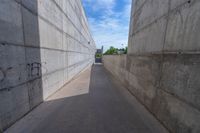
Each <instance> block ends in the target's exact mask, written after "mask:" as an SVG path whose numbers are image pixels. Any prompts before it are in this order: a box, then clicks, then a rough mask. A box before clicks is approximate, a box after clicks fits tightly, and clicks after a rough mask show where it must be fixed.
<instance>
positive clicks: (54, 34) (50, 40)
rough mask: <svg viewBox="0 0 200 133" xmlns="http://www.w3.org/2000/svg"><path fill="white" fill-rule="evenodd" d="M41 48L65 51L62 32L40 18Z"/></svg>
mask: <svg viewBox="0 0 200 133" xmlns="http://www.w3.org/2000/svg"><path fill="white" fill-rule="evenodd" d="M39 31H40V33H39V34H40V47H45V48H51V49H60V50H62V49H63V45H62V41H63V40H62V32H61V31H58V30H57V29H56V28H55V27H52V26H51V25H49V24H48V23H47V22H45V21H44V20H42V19H40V18H39Z"/></svg>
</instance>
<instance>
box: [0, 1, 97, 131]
mask: <svg viewBox="0 0 200 133" xmlns="http://www.w3.org/2000/svg"><path fill="white" fill-rule="evenodd" d="M95 52H96V48H95V42H94V41H93V39H92V36H91V34H90V31H89V28H88V23H87V19H86V16H85V14H84V10H83V7H82V4H81V1H80V0H0V131H1V130H3V129H6V128H7V127H9V126H10V125H11V124H12V123H14V122H15V121H16V120H18V119H20V118H21V117H22V116H23V115H25V114H26V113H27V112H29V111H30V110H31V109H33V108H34V107H36V106H37V105H38V104H40V103H41V102H42V101H43V100H44V99H46V98H47V97H48V96H50V95H51V94H53V93H54V92H55V91H57V90H58V89H59V88H61V87H62V86H63V85H64V84H65V83H67V82H68V81H70V80H71V79H72V78H73V77H74V76H75V75H76V74H78V73H79V72H80V71H82V70H83V69H85V68H86V67H87V66H89V65H91V64H92V63H93V62H94V54H95Z"/></svg>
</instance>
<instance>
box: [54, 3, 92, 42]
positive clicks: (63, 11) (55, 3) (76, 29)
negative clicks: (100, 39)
mask: <svg viewBox="0 0 200 133" xmlns="http://www.w3.org/2000/svg"><path fill="white" fill-rule="evenodd" d="M52 2H53V3H54V4H55V5H56V6H57V8H58V9H59V10H60V11H61V12H62V13H63V14H64V15H65V17H66V18H67V19H68V20H69V21H70V22H71V24H72V25H73V26H74V28H75V29H76V30H77V31H78V32H79V33H80V34H81V35H82V36H83V37H84V39H85V40H86V41H87V42H88V40H87V38H86V37H85V36H84V35H83V34H82V33H81V32H80V31H79V30H78V28H77V27H76V25H75V24H74V23H73V22H72V20H71V19H70V18H69V16H67V14H66V13H65V12H64V11H63V10H62V8H61V7H60V6H59V5H58V4H57V3H56V2H55V0H52Z"/></svg>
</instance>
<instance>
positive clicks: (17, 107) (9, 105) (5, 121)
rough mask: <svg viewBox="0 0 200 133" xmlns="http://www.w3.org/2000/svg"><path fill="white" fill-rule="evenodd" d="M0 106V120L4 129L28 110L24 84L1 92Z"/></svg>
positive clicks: (26, 91) (26, 92)
mask: <svg viewBox="0 0 200 133" xmlns="http://www.w3.org/2000/svg"><path fill="white" fill-rule="evenodd" d="M0 105H1V108H0V118H1V119H0V120H1V123H2V127H3V129H5V128H6V127H8V126H9V125H10V124H12V123H14V122H15V121H16V120H18V119H19V118H20V117H22V116H23V115H24V114H25V113H26V112H28V111H29V109H30V108H29V97H28V90H27V86H26V84H25V85H22V86H18V87H15V88H13V89H11V90H8V91H1V93H0Z"/></svg>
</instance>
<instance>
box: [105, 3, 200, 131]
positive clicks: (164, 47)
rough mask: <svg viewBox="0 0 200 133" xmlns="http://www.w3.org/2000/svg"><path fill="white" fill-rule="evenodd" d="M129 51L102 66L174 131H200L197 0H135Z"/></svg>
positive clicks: (199, 15) (199, 13)
mask: <svg viewBox="0 0 200 133" xmlns="http://www.w3.org/2000/svg"><path fill="white" fill-rule="evenodd" d="M131 14H132V17H131V24H130V34H129V46H128V55H123V56H116V55H115V56H104V57H103V62H104V66H105V67H106V68H107V69H108V70H109V71H110V72H111V73H112V74H113V75H115V76H116V77H117V78H119V79H120V80H121V81H122V83H124V85H125V86H126V87H127V88H128V89H129V90H130V92H131V93H132V94H133V95H135V96H136V97H137V99H138V100H139V101H140V102H141V103H142V104H144V106H145V107H146V108H147V109H148V110H149V111H150V112H151V113H152V114H153V115H154V116H155V117H156V118H157V119H158V120H160V122H162V123H163V125H164V126H165V127H166V128H167V129H168V130H169V131H171V132H173V133H199V132H200V88H199V87H200V76H199V75H200V54H199V53H200V49H199V48H200V38H199V35H200V1H199V0H135V3H134V7H133V9H132V13H131Z"/></svg>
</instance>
